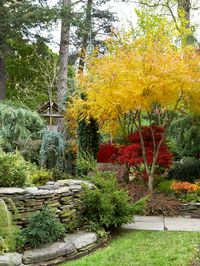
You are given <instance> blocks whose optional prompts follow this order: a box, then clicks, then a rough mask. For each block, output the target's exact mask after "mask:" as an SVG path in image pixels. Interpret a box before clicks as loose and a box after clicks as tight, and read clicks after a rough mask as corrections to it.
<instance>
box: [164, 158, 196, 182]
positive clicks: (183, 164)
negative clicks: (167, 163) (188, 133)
mask: <svg viewBox="0 0 200 266" xmlns="http://www.w3.org/2000/svg"><path fill="white" fill-rule="evenodd" d="M167 178H168V179H177V180H180V181H187V182H194V181H195V180H196V179H199V178H200V160H197V159H194V158H190V157H185V158H183V159H181V160H180V161H177V162H175V163H174V165H173V167H172V168H171V169H170V170H169V173H168V177H167Z"/></svg>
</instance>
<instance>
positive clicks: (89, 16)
mask: <svg viewBox="0 0 200 266" xmlns="http://www.w3.org/2000/svg"><path fill="white" fill-rule="evenodd" d="M92 4H93V0H88V1H87V7H86V18H85V34H84V36H83V41H82V45H81V52H80V60H79V66H78V73H79V74H80V73H82V72H83V70H84V66H85V58H86V49H87V46H88V39H89V34H90V30H91V22H92Z"/></svg>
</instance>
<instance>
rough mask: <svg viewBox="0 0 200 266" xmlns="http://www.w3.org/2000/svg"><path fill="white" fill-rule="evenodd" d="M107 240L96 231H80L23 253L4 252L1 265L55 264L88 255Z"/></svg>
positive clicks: (0, 260) (42, 265) (0, 257)
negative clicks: (101, 237) (100, 237)
mask: <svg viewBox="0 0 200 266" xmlns="http://www.w3.org/2000/svg"><path fill="white" fill-rule="evenodd" d="M105 241H106V239H99V238H98V237H97V235H96V234H95V233H92V232H83V231H80V232H77V233H75V234H68V235H66V236H65V238H64V239H62V240H60V241H59V242H56V243H54V244H52V245H48V246H45V247H42V248H40V249H32V250H27V251H25V252H24V253H23V254H20V253H7V254H4V255H2V256H0V266H24V265H26V266H33V265H37V266H50V265H52V266H53V265H57V264H60V263H61V262H64V261H67V260H71V259H75V258H78V257H81V256H83V255H86V254H88V253H89V252H90V251H91V250H93V249H95V248H97V247H99V246H100V245H101V244H103V243H104V242H105Z"/></svg>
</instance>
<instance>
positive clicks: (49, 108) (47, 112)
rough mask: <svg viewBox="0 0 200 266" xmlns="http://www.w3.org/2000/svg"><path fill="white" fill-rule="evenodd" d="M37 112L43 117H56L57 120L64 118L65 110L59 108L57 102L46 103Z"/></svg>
mask: <svg viewBox="0 0 200 266" xmlns="http://www.w3.org/2000/svg"><path fill="white" fill-rule="evenodd" d="M37 112H38V113H39V114H41V115H42V116H43V117H55V118H63V117H64V115H63V112H64V110H63V109H62V108H60V107H59V105H58V104H57V103H55V102H50V101H49V102H46V103H45V104H43V105H42V106H40V107H39V108H38V109H37Z"/></svg>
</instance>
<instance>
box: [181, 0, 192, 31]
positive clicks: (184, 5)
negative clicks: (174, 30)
mask: <svg viewBox="0 0 200 266" xmlns="http://www.w3.org/2000/svg"><path fill="white" fill-rule="evenodd" d="M190 10H191V1H190V0H178V12H181V11H184V18H185V19H186V20H187V21H188V23H187V25H186V28H189V27H190Z"/></svg>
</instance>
